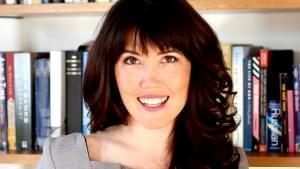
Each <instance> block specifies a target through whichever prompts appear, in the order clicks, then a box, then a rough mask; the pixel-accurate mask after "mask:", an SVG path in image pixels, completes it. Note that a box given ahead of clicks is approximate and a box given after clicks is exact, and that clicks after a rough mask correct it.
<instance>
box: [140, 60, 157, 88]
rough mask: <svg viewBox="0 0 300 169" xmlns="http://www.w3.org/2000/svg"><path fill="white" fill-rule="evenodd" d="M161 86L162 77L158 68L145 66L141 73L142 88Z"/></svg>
mask: <svg viewBox="0 0 300 169" xmlns="http://www.w3.org/2000/svg"><path fill="white" fill-rule="evenodd" d="M159 85H160V75H159V71H158V67H156V66H153V65H145V66H144V67H143V70H142V73H141V81H140V86H141V87H142V88H145V89H146V88H157V87H159Z"/></svg>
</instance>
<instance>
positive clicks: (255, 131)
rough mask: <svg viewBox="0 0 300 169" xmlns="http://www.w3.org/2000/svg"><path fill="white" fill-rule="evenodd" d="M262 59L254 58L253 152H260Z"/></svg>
mask: <svg viewBox="0 0 300 169" xmlns="http://www.w3.org/2000/svg"><path fill="white" fill-rule="evenodd" d="M259 62H260V59H259V57H252V83H253V84H252V85H253V86H252V89H253V91H252V92H253V105H252V106H253V107H252V112H253V114H252V136H253V150H255V151H258V142H259V128H260V127H259V109H260V66H259V65H260V64H259Z"/></svg>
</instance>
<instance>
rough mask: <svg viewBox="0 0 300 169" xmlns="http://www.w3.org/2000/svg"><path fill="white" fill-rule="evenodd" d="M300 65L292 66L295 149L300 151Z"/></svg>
mask: <svg viewBox="0 0 300 169" xmlns="http://www.w3.org/2000/svg"><path fill="white" fill-rule="evenodd" d="M299 73H300V65H295V66H294V67H293V76H294V99H295V102H294V103H295V106H294V107H295V116H296V117H295V122H296V128H295V132H296V134H295V137H296V140H295V142H296V143H295V150H296V152H300V74H299Z"/></svg>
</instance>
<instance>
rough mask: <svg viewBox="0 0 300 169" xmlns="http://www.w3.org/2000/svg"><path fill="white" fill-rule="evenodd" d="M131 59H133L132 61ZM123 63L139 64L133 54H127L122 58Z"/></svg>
mask: <svg viewBox="0 0 300 169" xmlns="http://www.w3.org/2000/svg"><path fill="white" fill-rule="evenodd" d="M132 61H134V63H133V62H132ZM137 62H138V63H137ZM124 63H125V64H127V65H134V64H140V61H139V60H138V59H137V58H136V57H134V56H128V57H126V58H125V59H124Z"/></svg>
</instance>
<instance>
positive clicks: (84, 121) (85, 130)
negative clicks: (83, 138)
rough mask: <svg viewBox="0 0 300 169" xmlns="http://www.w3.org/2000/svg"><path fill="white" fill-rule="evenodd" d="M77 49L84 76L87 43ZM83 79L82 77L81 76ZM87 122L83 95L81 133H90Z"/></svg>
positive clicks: (87, 112) (86, 109) (86, 108)
mask: <svg viewBox="0 0 300 169" xmlns="http://www.w3.org/2000/svg"><path fill="white" fill-rule="evenodd" d="M78 51H79V53H80V55H81V60H82V75H83V76H84V72H85V69H86V65H87V61H88V57H89V53H88V46H87V45H81V46H80V47H79V48H78ZM82 80H83V78H82ZM89 122H90V115H89V110H88V107H87V104H86V103H85V101H84V99H83V97H82V123H81V124H82V133H83V135H88V134H90V133H91V131H90V128H89Z"/></svg>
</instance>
